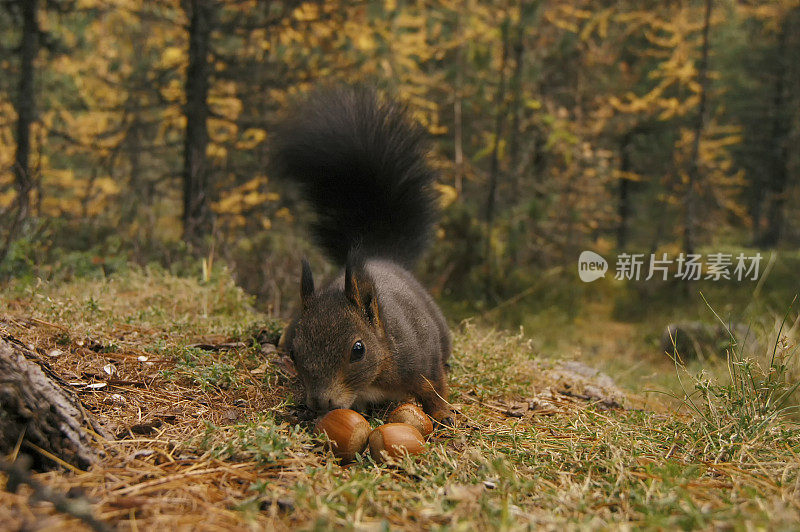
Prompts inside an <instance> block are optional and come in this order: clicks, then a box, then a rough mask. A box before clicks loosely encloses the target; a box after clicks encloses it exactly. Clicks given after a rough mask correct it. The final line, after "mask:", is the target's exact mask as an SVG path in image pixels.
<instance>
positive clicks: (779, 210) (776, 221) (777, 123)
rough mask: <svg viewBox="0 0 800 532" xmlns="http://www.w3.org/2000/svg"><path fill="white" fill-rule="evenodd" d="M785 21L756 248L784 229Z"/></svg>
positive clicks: (786, 160) (786, 170)
mask: <svg viewBox="0 0 800 532" xmlns="http://www.w3.org/2000/svg"><path fill="white" fill-rule="evenodd" d="M787 26H788V21H787V20H784V21H783V24H782V27H781V32H780V35H779V36H778V57H777V58H776V59H777V65H776V66H777V70H776V77H775V93H774V95H773V110H772V112H773V115H772V142H771V144H772V154H771V157H770V159H771V161H770V163H771V164H770V165H769V167H770V168H771V169H772V171H771V172H770V175H769V178H768V190H769V193H768V194H767V198H768V202H767V213H766V218H767V227H766V229H765V230H764V234H763V235H762V236H761V239H760V242H759V244H760V245H761V246H762V247H774V246H776V245H777V244H778V242H779V241H780V239H781V233H782V232H783V225H784V209H785V205H786V194H787V190H786V189H787V186H786V185H787V183H788V177H789V168H788V165H789V151H788V144H789V142H788V141H789V138H788V137H789V125H788V116H789V113H788V110H787V109H786V95H785V86H786V71H787V69H788V68H789V65H788V62H787V60H786V55H787V54H786V38H787Z"/></svg>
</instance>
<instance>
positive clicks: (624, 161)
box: [617, 131, 632, 250]
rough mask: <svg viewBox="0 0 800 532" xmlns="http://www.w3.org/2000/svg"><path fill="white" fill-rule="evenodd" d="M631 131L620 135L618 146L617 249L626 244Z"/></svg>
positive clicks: (621, 248) (629, 208) (628, 216)
mask: <svg viewBox="0 0 800 532" xmlns="http://www.w3.org/2000/svg"><path fill="white" fill-rule="evenodd" d="M631 137H632V131H628V132H627V133H625V135H624V136H623V137H622V142H621V143H620V147H619V157H620V162H619V170H620V173H621V174H622V175H621V176H620V179H619V203H618V205H617V214H618V216H619V225H618V226H617V249H620V250H623V249H625V247H626V246H627V245H628V219H629V218H630V210H631V205H630V185H631V182H630V180H629V179H628V178H627V177H626V174H627V173H628V172H630V171H631V156H630V143H631Z"/></svg>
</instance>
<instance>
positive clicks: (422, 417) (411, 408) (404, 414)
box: [386, 403, 433, 437]
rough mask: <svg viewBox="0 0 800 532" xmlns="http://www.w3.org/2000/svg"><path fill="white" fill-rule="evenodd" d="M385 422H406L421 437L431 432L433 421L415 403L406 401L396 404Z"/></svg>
mask: <svg viewBox="0 0 800 532" xmlns="http://www.w3.org/2000/svg"><path fill="white" fill-rule="evenodd" d="M386 421H387V423H408V424H409V425H411V426H412V427H414V428H415V429H417V430H418V431H419V433H420V434H422V436H423V437H425V436H427V435H428V434H430V433H431V432H433V423H432V422H431V418H429V417H428V414H426V413H425V412H423V410H422V409H421V408H420V407H418V406H417V405H414V404H411V403H406V404H403V405H400V406H398V407H397V408H395V409H394V410H392V413H391V414H389V417H388V418H387V419H386Z"/></svg>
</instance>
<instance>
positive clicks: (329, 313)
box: [285, 260, 452, 421]
mask: <svg viewBox="0 0 800 532" xmlns="http://www.w3.org/2000/svg"><path fill="white" fill-rule="evenodd" d="M302 286H303V288H304V290H303V293H302V300H303V304H302V310H301V311H300V313H299V315H298V316H297V317H296V318H295V319H294V320H293V322H292V323H291V325H290V326H289V328H288V329H287V333H286V338H285V348H286V349H287V351H288V352H289V353H290V355H291V356H292V359H293V361H294V363H295V366H296V368H297V372H298V374H299V375H300V377H301V378H302V380H303V383H304V385H305V389H306V402H307V404H308V406H309V407H310V408H312V409H314V410H317V411H319V412H324V411H327V410H330V409H334V408H351V407H355V408H363V407H364V406H365V405H366V404H367V403H378V402H382V401H385V400H403V399H406V398H408V397H415V398H416V399H418V400H419V401H420V402H421V403H422V407H423V409H424V410H425V411H426V412H427V413H428V414H430V415H431V416H432V417H434V418H435V419H437V420H439V421H451V420H452V411H451V409H450V407H449V405H448V403H447V386H446V367H447V366H446V364H447V360H448V359H449V357H450V349H451V343H450V332H449V330H448V327H447V323H446V322H445V320H444V317H443V316H442V313H441V311H440V310H439V308H438V307H437V306H436V304H435V303H434V302H433V299H432V298H431V297H430V295H428V293H427V292H426V291H425V289H424V288H423V287H422V286H421V285H420V284H419V283H418V282H417V281H416V280H415V279H414V277H413V276H412V275H411V274H410V273H409V272H408V271H406V270H405V269H403V268H402V267H400V266H398V265H397V264H395V263H393V262H389V261H384V260H369V261H367V262H365V263H363V264H360V265H359V264H357V263H356V264H349V265H348V267H347V269H346V271H345V272H344V273H343V274H341V275H339V276H338V277H337V278H336V279H334V280H333V281H332V282H331V283H329V284H328V285H327V286H325V287H324V288H322V289H320V290H318V291H314V290H313V279H312V278H311V271H310V269H307V267H304V276H303V282H302ZM359 340H360V341H361V342H362V343H363V345H364V346H365V354H364V357H363V359H361V360H358V361H355V362H351V361H350V357H351V353H352V348H353V345H354V343H355V342H356V341H359Z"/></svg>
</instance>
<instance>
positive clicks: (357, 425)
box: [316, 408, 371, 462]
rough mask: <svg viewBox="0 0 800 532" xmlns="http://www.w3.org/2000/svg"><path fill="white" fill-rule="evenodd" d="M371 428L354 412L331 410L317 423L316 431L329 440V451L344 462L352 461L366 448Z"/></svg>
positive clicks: (340, 409) (344, 409) (343, 409)
mask: <svg viewBox="0 0 800 532" xmlns="http://www.w3.org/2000/svg"><path fill="white" fill-rule="evenodd" d="M370 430H371V427H370V426H369V422H368V421H367V420H366V419H364V416H362V415H361V414H359V413H358V412H356V411H354V410H349V409H347V408H339V409H337V410H331V411H330V412H328V413H327V414H325V415H324V416H323V417H322V418H321V419H320V420H319V421H317V425H316V431H317V432H318V433H320V434H321V433H323V432H324V433H325V434H327V436H328V439H329V440H331V450H332V451H333V454H334V455H336V457H337V458H341V459H342V461H344V462H350V461H352V460H353V459H354V458H355V456H356V455H357V454H359V453H360V452H361V451H363V450H364V448H365V447H366V446H367V439H368V438H369V433H370Z"/></svg>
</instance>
